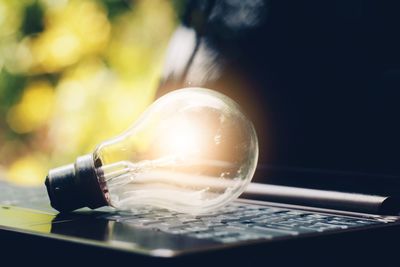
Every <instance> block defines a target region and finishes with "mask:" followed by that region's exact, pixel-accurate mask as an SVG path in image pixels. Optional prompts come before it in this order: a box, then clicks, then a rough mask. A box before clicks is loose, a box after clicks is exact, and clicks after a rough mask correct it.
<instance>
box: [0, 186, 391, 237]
mask: <svg viewBox="0 0 400 267" xmlns="http://www.w3.org/2000/svg"><path fill="white" fill-rule="evenodd" d="M0 186H1V194H0V204H2V205H11V206H19V207H24V208H31V209H39V210H42V211H50V212H52V213H54V210H52V209H51V207H50V205H49V200H48V198H47V193H46V191H45V189H44V188H41V187H40V188H31V187H26V188H24V187H20V186H14V185H10V184H6V183H3V182H0ZM98 219H100V220H109V221H114V222H117V223H122V224H127V225H130V226H133V227H136V228H145V229H149V230H153V231H160V232H164V233H168V234H172V235H184V236H189V237H191V238H196V239H207V240H213V241H216V242H219V243H235V242H239V241H247V240H258V239H275V238H281V237H290V236H298V235H302V234H309V233H320V232H327V231H334V230H342V229H350V228H355V227H362V226H370V225H378V224H383V223H385V222H382V221H379V220H373V219H364V218H359V217H350V216H342V215H332V214H324V213H319V212H309V211H302V210H296V209H287V208H280V207H273V206H267V205H256V204H248V203H242V202H233V203H231V204H229V205H227V206H226V207H224V208H223V209H222V210H220V211H218V212H214V213H210V214H207V215H198V216H195V215H188V214H182V213H177V212H172V211H168V210H165V209H155V208H150V207H141V208H138V209H135V210H131V211H129V212H128V211H111V212H107V213H105V214H104V213H103V214H102V215H100V216H99V217H98Z"/></svg>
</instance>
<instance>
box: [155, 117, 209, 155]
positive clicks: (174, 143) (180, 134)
mask: <svg viewBox="0 0 400 267" xmlns="http://www.w3.org/2000/svg"><path fill="white" fill-rule="evenodd" d="M168 125H169V126H168V130H167V131H166V132H164V133H162V134H163V138H161V139H160V140H161V143H160V148H161V150H162V152H163V153H164V154H169V155H179V156H187V155H195V154H198V153H200V150H201V132H202V131H201V127H199V125H196V124H195V123H193V122H190V121H188V120H185V119H175V120H172V121H170V122H169V123H168Z"/></svg>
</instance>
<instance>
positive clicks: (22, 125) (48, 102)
mask: <svg viewBox="0 0 400 267" xmlns="http://www.w3.org/2000/svg"><path fill="white" fill-rule="evenodd" d="M53 99H54V90H53V88H52V86H51V85H50V83H49V82H47V81H36V82H33V83H31V84H30V85H28V87H27V88H26V89H25V90H24V94H23V96H22V99H21V100H20V102H19V103H17V105H15V106H14V107H12V108H11V109H10V110H9V112H8V115H7V122H8V124H9V126H10V128H11V129H13V130H14V131H15V132H17V133H29V132H32V131H34V130H36V129H38V128H39V127H41V126H43V125H44V124H46V122H47V121H48V119H49V118H50V117H51V114H52V110H53Z"/></svg>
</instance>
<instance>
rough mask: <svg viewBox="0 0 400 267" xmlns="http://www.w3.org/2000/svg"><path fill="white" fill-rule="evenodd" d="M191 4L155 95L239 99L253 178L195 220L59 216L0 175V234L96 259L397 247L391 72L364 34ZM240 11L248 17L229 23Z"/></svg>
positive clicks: (100, 213)
mask: <svg viewBox="0 0 400 267" xmlns="http://www.w3.org/2000/svg"><path fill="white" fill-rule="evenodd" d="M190 2H191V4H190V5H189V7H188V10H187V11H186V16H185V17H184V19H183V22H182V25H181V26H180V27H178V29H177V30H176V32H175V33H174V35H173V37H172V38H171V43H170V48H169V50H168V52H167V58H166V64H165V69H164V76H163V80H162V82H161V84H160V89H159V93H158V96H161V95H163V94H165V93H166V92H168V91H170V90H174V89H178V88H182V87H187V86H200V87H207V88H210V89H214V90H217V91H221V92H223V93H224V94H226V95H228V96H230V97H231V98H233V99H234V100H236V101H237V102H238V103H239V104H240V105H241V106H242V107H243V109H244V110H245V112H246V113H247V114H248V115H249V117H250V118H251V120H252V121H253V122H254V124H255V126H256V129H257V132H258V134H259V139H260V151H261V154H260V162H259V166H258V169H257V171H256V176H255V178H254V179H253V181H254V183H252V184H250V185H249V187H248V188H247V190H246V192H245V193H244V194H243V195H242V196H241V197H240V198H239V199H238V200H236V201H233V202H232V203H230V204H228V205H227V206H226V207H224V208H222V209H220V210H217V211H215V212H213V213H210V214H205V215H197V216H194V215H188V214H182V213H177V212H172V211H168V210H165V209H158V208H153V207H147V206H144V207H140V208H137V209H134V210H131V211H129V212H127V211H116V210H113V209H112V208H107V207H106V208H100V209H97V210H94V211H93V210H89V209H81V210H78V211H75V212H72V213H68V214H58V212H56V211H55V210H53V209H52V208H51V207H50V203H49V199H48V197H47V192H46V189H45V187H44V185H43V186H42V187H37V188H32V187H21V186H16V185H13V184H10V183H6V182H1V184H0V192H1V194H0V205H1V207H0V229H1V231H0V238H1V236H3V237H8V239H7V240H9V241H10V240H13V241H15V242H17V243H19V245H20V246H24V244H31V245H34V244H41V247H45V248H46V250H51V251H52V252H55V251H58V253H59V254H57V255H63V256H64V257H65V255H66V252H65V251H61V248H66V247H67V248H68V250H67V251H68V254H69V255H75V254H70V253H71V251H74V253H76V254H77V255H81V254H79V250H77V249H75V250H74V248H76V247H79V249H82V250H83V251H87V250H86V248H91V249H93V251H94V253H93V254H92V255H96V257H98V258H97V259H99V258H100V256H101V255H102V254H110V255H111V254H112V255H116V253H117V254H118V253H119V252H120V253H121V254H118V255H119V256H121V255H124V257H125V258H126V259H132V260H133V259H135V260H138V259H140V260H141V262H143V263H148V262H154V261H157V262H161V263H167V262H171V261H168V260H171V259H176V260H180V259H182V260H183V259H184V260H188V261H189V260H191V263H193V261H199V262H211V261H213V260H214V257H217V256H218V258H219V259H223V260H226V261H228V260H229V261H233V262H236V263H238V264H241V263H249V262H251V261H252V260H258V259H260V260H263V262H268V261H269V262H274V263H275V261H276V263H282V262H288V261H289V262H292V263H295V262H302V261H301V257H302V256H307V255H308V256H309V257H308V259H309V260H311V259H319V260H322V261H319V262H325V263H329V262H332V261H335V259H336V258H337V257H339V256H343V255H347V256H348V255H350V254H352V253H354V252H355V251H359V254H357V255H358V256H360V257H361V256H362V259H364V261H365V260H368V259H369V258H368V256H369V255H372V254H373V253H378V251H377V250H375V249H377V248H378V247H381V246H383V247H382V250H385V251H391V250H389V248H392V250H393V247H392V246H390V244H388V243H389V242H391V241H394V240H396V237H395V235H394V233H396V231H398V229H399V226H400V217H399V216H398V214H399V210H400V209H399V207H400V205H398V196H399V192H400V186H398V185H399V184H400V183H399V182H400V176H399V173H400V172H399V166H400V165H399V164H398V151H399V150H398V149H399V145H398V144H399V141H398V136H400V135H397V133H398V127H397V125H396V124H397V121H398V118H397V117H398V114H400V113H399V112H396V111H398V107H397V106H398V105H397V99H398V98H396V96H398V95H397V93H396V92H397V91H396V90H394V89H398V87H396V81H398V80H396V77H398V76H397V75H396V70H391V69H384V68H383V67H382V66H389V65H388V64H386V65H385V64H384V63H385V62H376V61H372V60H370V58H368V55H367V54H366V55H365V57H363V55H362V54H360V53H362V51H360V50H359V49H358V47H359V46H358V45H356V44H358V43H357V42H359V40H361V39H362V38H361V37H360V36H355V35H354V34H352V31H354V30H355V31H357V29H355V28H352V27H347V24H346V23H338V24H337V25H336V26H337V27H336V28H335V29H337V30H333V28H329V27H328V26H329V25H330V24H329V23H328V21H325V20H324V19H323V18H320V20H321V21H320V22H321V23H322V24H321V23H320V24H318V25H320V26H321V25H322V26H324V25H325V24H326V25H325V26H327V27H328V28H326V31H319V30H318V29H317V28H312V27H311V28H310V27H309V26H310V25H308V24H307V20H304V19H302V18H304V17H301V16H302V15H304V13H307V12H311V11H312V10H314V9H312V8H311V9H307V8H305V9H304V10H303V9H301V10H297V11H296V13H293V14H291V16H272V17H270V18H269V20H268V21H267V22H268V23H267V22H266V20H263V19H259V20H258V19H255V18H262V17H263V16H266V14H269V13H268V12H264V11H265V10H264V9H265V8H266V5H261V6H259V4H257V3H262V1H254V3H253V4H251V5H250V4H249V5H248V6H247V7H246V8H247V9H246V8H245V9H243V5H241V4H239V3H240V1H238V2H237V4H236V5H235V4H234V1H231V2H232V3H231V2H229V1H190ZM225 2H229V3H230V8H229V9H226V7H225V8H224V3H225ZM278 2H281V1H275V2H274V1H271V5H272V7H273V8H274V12H275V13H274V14H281V13H282V14H285V13H284V12H283V11H284V10H286V9H285V7H284V6H283V5H279V4H278ZM293 2H295V1H293ZM244 5H245V4H244ZM245 6H246V5H245ZM270 7H271V6H269V5H268V8H270ZM272 7H271V8H272ZM249 9H251V10H253V9H254V10H253V11H254V12H255V13H252V14H256V15H254V16H250V15H249V14H250V13H248V11H249ZM224 10H225V12H224ZM235 10H236V11H237V10H242V11H243V10H244V11H243V12H244V13H243V12H242V13H240V12H239V13H240V14H241V16H239V17H240V18H243V16H244V17H246V16H247V20H246V21H247V22H248V21H250V22H251V21H252V23H244V22H243V25H242V26H243V27H242V26H241V25H240V23H239V22H240V20H232V18H233V17H232V16H235V14H236V15H238V14H237V13H235ZM246 10H247V11H246ZM309 10H311V11H309ZM253 11H252V12H253ZM328 11H332V10H331V9H328V10H326V12H328ZM246 12H247V13H246ZM332 12H333V11H332ZM246 14H247V15H246ZM257 14H258V15H257ZM307 14H308V13H307ZM332 14H333V13H332ZM332 14H331V15H332ZM346 14H347V13H346ZM347 15H349V14H347ZM335 16H336V15H335ZM360 16H361V15H360ZM194 17H195V18H194ZM201 17H203V18H205V19H200V18H201ZM305 17H307V16H305ZM326 17H329V16H326ZM252 18H253V19H254V20H252ZM330 18H331V19H332V18H333V15H332V16H330ZM335 18H336V19H337V20H339V19H345V18H346V17H340V16H337V17H335ZM357 18H358V17H357ZM281 19H285V21H286V22H285V23H283V22H284V21H282V20H281ZM367 19H368V18H367ZM235 21H236V22H235ZM200 22H203V23H200ZM234 22H235V23H234ZM274 22H277V23H274ZM339 22H340V21H339ZM324 23H325V24H324ZM306 24H307V25H306ZM268 25H274V27H275V28H271V27H269V26H268ZM288 25H293V27H292V28H291V27H289V26H288ZM313 25H314V24H313ZM360 25H361V24H360ZM322 26H321V27H322ZM252 27H253V28H254V29H253V28H252ZM353 27H355V26H354V25H353ZM388 27H389V26H388ZM389 28H390V27H389ZM313 31H315V32H317V34H314V32H313ZM249 32H250V33H249ZM333 32H334V34H335V35H331V34H332V33H333ZM359 32H360V33H361V34H365V35H366V36H368V34H369V32H368V31H366V30H365V29H363V30H360V31H359ZM282 33H284V34H283V35H282ZM384 33H386V32H384ZM324 34H326V36H325V35H324ZM299 35H301V36H305V37H304V38H305V40H298V39H296V36H297V37H298V36H299ZM321 35H322V36H321ZM265 36H267V37H268V38H267V37H265ZM332 36H335V38H336V39H337V40H339V41H340V40H342V39H341V38H344V37H346V38H347V39H346V40H347V42H348V43H351V44H352V45H347V46H345V45H340V43H338V42H331V41H329V40H330V39H329V38H331V37H332ZM324 37H326V38H324ZM328 37H329V38H328ZM307 38H308V39H307ZM356 38H359V39H356ZM336 39H335V40H336ZM315 43H318V46H312V44H315ZM309 45H311V46H309ZM364 45H368V44H364ZM370 45H373V44H370ZM374 45H377V44H374ZM363 47H364V48H365V46H363ZM324 49H327V50H328V51H330V53H323V52H324ZM374 49H375V50H379V49H377V48H376V47H375V48H374ZM366 50H368V49H366ZM375 50H374V51H375ZM372 57H373V55H372ZM360 58H363V60H360ZM346 60H347V61H346ZM346 62H347V63H346ZM374 64H375V65H374ZM379 64H381V65H382V66H381V65H379ZM378 65H379V66H380V67H382V68H380V67H379V66H378ZM377 66H378V67H377ZM389 67H390V66H389ZM389 67H388V68H389ZM376 87H379V90H375V88H376ZM395 102H396V103H395ZM396 229H397V230H396ZM19 240H21V242H20V241H19ZM22 240H23V242H22ZM32 240H34V242H33V241H32ZM354 240H356V241H354ZM26 242H27V243H26ZM37 242H39V243H37ZM15 247H18V246H17V245H15ZM360 251H361V252H360ZM100 252H101V253H100ZM346 253H347V254H346ZM378 255H380V254H379V253H378ZM393 255H394V254H393ZM121 257H122V256H121ZM325 257H327V258H325ZM272 259H274V260H275V261H273V260H272ZM357 260H361V259H360V258H357ZM174 262H175V261H174Z"/></svg>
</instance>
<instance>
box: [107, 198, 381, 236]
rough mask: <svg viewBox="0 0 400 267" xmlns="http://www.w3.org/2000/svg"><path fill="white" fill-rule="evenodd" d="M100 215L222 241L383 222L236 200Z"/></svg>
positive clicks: (122, 221)
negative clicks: (192, 211)
mask: <svg viewBox="0 0 400 267" xmlns="http://www.w3.org/2000/svg"><path fill="white" fill-rule="evenodd" d="M100 218H103V219H107V220H112V221H116V222H119V223H123V224H129V225H132V226H135V227H141V228H147V229H152V230H154V231H161V232H165V233H170V234H174V235H187V236H190V237H193V238H198V239H212V240H213V241H217V242H222V243H234V242H238V241H244V240H256V239H273V238H278V237H286V236H298V235H300V234H306V233H307V234H308V233H318V232H326V231H333V230H338V229H349V228H354V227H360V226H367V225H375V224H382V223H383V222H380V221H377V220H369V219H360V218H355V217H347V216H339V215H338V216H336V215H328V214H321V213H315V212H305V211H301V210H293V209H284V208H276V207H269V206H264V205H254V204H247V203H246V204H243V203H239V202H234V203H232V204H230V205H228V206H227V207H225V208H224V209H223V210H222V211H220V212H215V213H211V214H207V215H199V216H193V215H187V214H182V213H176V212H171V211H168V210H164V209H154V208H153V209H152V208H141V209H138V210H133V211H130V212H116V213H114V214H106V215H102V216H100Z"/></svg>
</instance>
